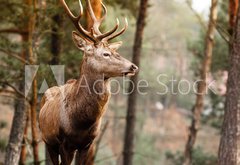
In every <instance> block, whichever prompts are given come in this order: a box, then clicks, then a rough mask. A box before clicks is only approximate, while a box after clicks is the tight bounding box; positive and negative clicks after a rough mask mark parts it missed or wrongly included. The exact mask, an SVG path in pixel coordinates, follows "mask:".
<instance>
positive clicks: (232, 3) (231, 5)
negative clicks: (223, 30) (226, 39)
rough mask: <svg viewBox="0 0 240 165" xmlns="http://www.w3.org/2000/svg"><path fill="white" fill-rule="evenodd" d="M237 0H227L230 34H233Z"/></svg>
mask: <svg viewBox="0 0 240 165" xmlns="http://www.w3.org/2000/svg"><path fill="white" fill-rule="evenodd" d="M238 1H239V0H229V25H230V29H229V31H230V34H231V35H232V34H233V29H234V27H235V24H236V20H237V13H238V5H239V2H238Z"/></svg>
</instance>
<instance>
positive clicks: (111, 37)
mask: <svg viewBox="0 0 240 165" xmlns="http://www.w3.org/2000/svg"><path fill="white" fill-rule="evenodd" d="M127 27H128V21H127V18H125V26H124V27H123V29H122V30H121V31H119V32H118V33H116V34H114V35H110V36H108V37H106V38H104V39H103V40H104V41H110V40H112V39H114V38H116V37H118V36H120V35H121V34H123V33H124V32H125V31H126V30H127Z"/></svg>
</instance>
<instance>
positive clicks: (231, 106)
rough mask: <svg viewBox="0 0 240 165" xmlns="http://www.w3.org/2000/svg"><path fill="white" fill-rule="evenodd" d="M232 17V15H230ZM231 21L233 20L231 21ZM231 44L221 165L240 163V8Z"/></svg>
mask: <svg viewBox="0 0 240 165" xmlns="http://www.w3.org/2000/svg"><path fill="white" fill-rule="evenodd" d="M230 18H231V17H230ZM230 23H231V22H230ZM233 24H234V25H235V28H233V37H232V41H231V45H230V57H229V58H230V60H229V61H230V65H229V66H230V68H229V71H228V74H229V75H228V82H227V94H226V103H225V114H224V122H223V126H222V134H221V140H220V147H219V153H218V164H219V165H230V164H231V165H239V164H240V125H239V123H240V10H239V9H238V12H237V19H236V23H235V22H233Z"/></svg>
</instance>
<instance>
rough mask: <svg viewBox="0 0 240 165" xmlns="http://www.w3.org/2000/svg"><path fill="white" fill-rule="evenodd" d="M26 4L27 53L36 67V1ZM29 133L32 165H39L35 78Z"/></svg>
mask: <svg viewBox="0 0 240 165" xmlns="http://www.w3.org/2000/svg"><path fill="white" fill-rule="evenodd" d="M26 4H27V5H28V6H29V8H30V9H29V11H30V12H28V13H27V15H28V52H29V63H30V64H31V65H36V61H37V58H36V56H35V55H34V52H33V37H34V36H33V32H34V30H35V22H36V11H35V10H36V5H37V2H36V0H26ZM30 111H31V131H32V148H33V158H34V165H38V164H39V155H38V129H37V128H38V127H37V79H36V76H35V77H34V79H33V83H32V100H31V109H30Z"/></svg>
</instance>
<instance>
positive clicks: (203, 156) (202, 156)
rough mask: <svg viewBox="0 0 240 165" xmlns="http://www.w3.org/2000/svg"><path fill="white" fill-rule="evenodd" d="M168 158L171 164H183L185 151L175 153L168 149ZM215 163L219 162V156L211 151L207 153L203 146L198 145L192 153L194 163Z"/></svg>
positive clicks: (197, 164)
mask: <svg viewBox="0 0 240 165" xmlns="http://www.w3.org/2000/svg"><path fill="white" fill-rule="evenodd" d="M165 156H166V159H167V160H168V162H169V164H170V165H182V164H183V160H184V157H183V153H182V152H176V153H175V154H174V153H172V152H170V151H168V152H166V154H165ZM203 164H204V165H213V164H217V157H216V156H215V155H211V154H209V153H205V152H204V151H203V149H202V148H201V147H196V148H194V150H193V153H192V165H203Z"/></svg>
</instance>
